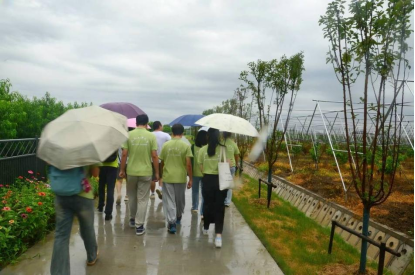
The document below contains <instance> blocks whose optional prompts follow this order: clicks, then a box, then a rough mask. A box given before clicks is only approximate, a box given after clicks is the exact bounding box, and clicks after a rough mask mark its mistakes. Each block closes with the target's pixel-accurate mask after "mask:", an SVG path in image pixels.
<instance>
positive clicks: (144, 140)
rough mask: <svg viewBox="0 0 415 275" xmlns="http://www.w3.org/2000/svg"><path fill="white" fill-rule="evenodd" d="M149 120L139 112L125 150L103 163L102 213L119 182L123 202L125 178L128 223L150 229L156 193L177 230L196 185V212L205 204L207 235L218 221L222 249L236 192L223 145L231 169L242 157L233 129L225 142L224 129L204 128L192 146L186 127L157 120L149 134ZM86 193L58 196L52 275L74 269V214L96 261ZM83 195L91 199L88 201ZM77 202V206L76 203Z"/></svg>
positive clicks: (138, 232)
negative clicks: (230, 186) (223, 178)
mask: <svg viewBox="0 0 415 275" xmlns="http://www.w3.org/2000/svg"><path fill="white" fill-rule="evenodd" d="M148 122H149V119H148V116H147V115H145V114H144V115H139V116H137V118H136V124H137V128H135V129H134V130H131V131H130V132H129V138H128V140H127V141H126V142H125V143H124V144H123V145H122V151H121V152H119V153H118V152H117V153H115V154H114V155H115V157H114V156H110V157H109V158H108V159H107V160H106V161H104V162H103V163H102V164H101V165H100V167H99V168H100V172H99V202H98V211H100V212H105V220H111V219H112V211H113V205H114V190H115V187H116V182H117V200H116V204H120V201H121V193H120V189H121V183H122V179H124V178H125V179H126V184H127V185H126V189H127V196H128V197H127V196H126V200H128V206H129V226H130V227H132V228H134V229H135V233H136V235H143V234H144V233H145V232H146V228H145V221H146V214H147V206H148V201H149V199H150V198H155V192H156V193H157V194H158V196H159V198H160V199H162V202H163V212H164V215H165V217H166V223H167V226H166V227H167V230H168V232H169V233H171V234H174V233H176V231H177V226H179V225H180V224H181V222H182V216H183V213H184V208H185V191H186V188H187V189H192V210H191V211H192V213H194V214H197V213H198V211H199V207H200V215H201V218H202V220H203V234H204V235H208V230H209V226H210V224H212V223H213V224H215V233H216V237H215V246H216V247H217V248H220V247H222V232H223V223H224V215H225V207H226V206H229V204H230V202H231V198H232V190H220V188H219V176H218V163H219V161H220V151H221V147H223V148H226V150H227V156H229V160H228V161H229V163H230V169H231V172H232V173H233V174H234V173H235V170H236V164H237V161H238V155H239V150H238V147H237V146H236V144H235V142H234V141H232V140H231V139H230V134H229V133H226V132H224V133H223V139H222V140H221V138H220V133H219V130H217V129H213V128H210V129H203V128H202V129H201V130H199V132H198V133H197V136H196V139H195V143H194V145H192V146H189V145H188V144H187V143H186V142H183V139H182V138H183V133H184V127H183V125H181V124H175V125H173V126H172V129H171V130H172V137H170V135H168V134H167V133H164V132H163V131H162V125H161V123H160V122H158V121H157V122H154V124H153V130H154V131H153V132H149V131H148V130H147V127H148ZM120 153H121V154H120ZM91 169H93V168H92V167H87V168H85V173H86V174H87V175H88V176H89V175H90V174H91V173H92V172H91ZM156 182H159V188H156ZM105 189H106V193H105ZM200 190H202V192H201V193H202V201H201V204H199V196H200V193H199V192H200ZM84 193H85V192H84V191H83V192H81V194H78V195H75V196H71V197H70V198H72V200H73V201H71V202H69V200H68V198H64V200H65V202H63V201H61V199H62V198H61V196H56V202H55V204H56V217H57V218H56V222H57V225H56V233H55V245H54V251H53V256H52V264H51V274H69V273H70V272H69V237H70V227H71V225H72V219H73V216H74V215H75V216H78V219H79V222H80V231H81V237H82V239H83V240H84V243H85V248H86V250H87V264H88V265H94V264H95V262H96V260H97V259H98V255H99V252H98V246H97V243H96V239H95V232H94V227H93V223H94V222H93V220H94V214H93V200H91V199H93V197H92V198H91V197H90V196H91V194H90V193H89V194H87V195H86V196H85V194H84ZM105 194H106V196H105ZM83 199H88V202H87V201H84V200H83ZM66 200H68V201H66ZM75 201H76V204H77V205H76V206H75V205H71V203H75ZM91 207H92V209H91ZM69 225H70V226H69Z"/></svg>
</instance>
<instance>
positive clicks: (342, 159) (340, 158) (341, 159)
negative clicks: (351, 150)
mask: <svg viewBox="0 0 415 275" xmlns="http://www.w3.org/2000/svg"><path fill="white" fill-rule="evenodd" d="M333 147H334V154H335V155H336V159H337V162H338V163H339V164H346V163H347V162H348V160H349V159H348V156H347V153H345V152H338V151H336V150H339V146H337V145H333ZM326 154H327V155H329V156H332V155H333V150H331V147H330V146H327V149H326ZM334 165H335V163H334Z"/></svg>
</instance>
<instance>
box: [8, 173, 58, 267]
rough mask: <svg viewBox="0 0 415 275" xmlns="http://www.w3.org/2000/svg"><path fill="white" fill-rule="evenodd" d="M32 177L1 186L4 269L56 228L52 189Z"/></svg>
mask: <svg viewBox="0 0 415 275" xmlns="http://www.w3.org/2000/svg"><path fill="white" fill-rule="evenodd" d="M29 174H30V176H28V177H22V176H20V177H19V178H18V179H17V180H16V181H15V183H14V184H11V185H3V184H0V199H1V201H0V269H1V268H2V267H4V266H5V265H7V264H8V263H10V262H13V261H15V259H16V258H17V257H18V256H19V255H20V254H21V253H23V252H25V251H26V250H27V249H28V247H30V246H31V245H32V244H34V243H35V242H36V241H38V240H40V239H42V238H44V237H45V236H46V234H47V233H48V232H49V231H51V230H52V229H53V228H54V226H55V224H54V223H55V221H54V217H55V208H54V195H53V193H52V191H51V190H50V186H49V185H48V184H47V183H45V182H42V181H40V180H38V179H37V178H36V177H35V176H34V175H32V174H33V172H32V171H29Z"/></svg>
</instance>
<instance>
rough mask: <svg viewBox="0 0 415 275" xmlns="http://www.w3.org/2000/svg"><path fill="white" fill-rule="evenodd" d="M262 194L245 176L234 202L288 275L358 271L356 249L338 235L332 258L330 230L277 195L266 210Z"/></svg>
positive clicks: (235, 194) (374, 266)
mask: <svg viewBox="0 0 415 275" xmlns="http://www.w3.org/2000/svg"><path fill="white" fill-rule="evenodd" d="M263 190H264V189H263ZM265 190H266V189H265ZM263 194H264V195H263V196H264V198H261V199H258V182H257V181H256V180H254V179H252V178H250V177H249V176H247V175H244V184H243V186H242V187H241V189H238V190H234V196H233V202H234V203H235V205H236V207H237V208H238V210H239V211H240V212H241V214H242V216H243V217H244V218H245V220H246V221H247V223H248V224H249V226H250V227H251V228H252V230H253V231H254V232H255V234H256V235H257V236H258V238H259V239H260V240H261V242H262V243H263V244H264V246H265V248H266V249H267V250H268V251H269V253H270V254H271V256H272V257H273V258H274V260H275V261H276V262H277V264H278V265H279V266H280V268H281V269H282V271H283V272H284V273H285V274H324V273H325V271H324V270H325V269H329V268H330V267H334V266H335V265H336V266H337V268H343V267H344V268H348V269H351V270H353V271H354V270H356V271H357V269H358V264H359V257H360V253H359V252H358V251H357V250H356V249H355V248H354V247H352V246H351V245H349V244H348V243H346V242H345V241H344V240H343V239H342V238H341V237H340V236H338V235H335V238H334V243H333V250H332V254H331V255H329V254H328V253H327V249H328V245H329V239H330V229H329V228H323V227H322V226H321V225H319V224H318V223H317V222H315V221H314V220H312V219H310V218H308V217H306V216H305V214H304V213H302V212H301V211H299V210H298V209H297V208H295V207H294V206H292V205H291V204H290V203H288V202H286V201H284V200H282V199H280V198H279V197H278V196H277V195H276V194H275V193H273V194H272V200H271V206H270V208H269V209H267V206H266V198H265V197H266V191H265V192H263ZM368 268H370V269H371V270H372V271H376V270H377V263H374V262H371V263H369V264H368ZM388 274H390V273H389V272H388Z"/></svg>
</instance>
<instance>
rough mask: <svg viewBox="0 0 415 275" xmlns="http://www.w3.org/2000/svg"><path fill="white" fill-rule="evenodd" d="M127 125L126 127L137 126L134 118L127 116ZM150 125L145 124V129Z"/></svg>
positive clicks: (148, 128)
mask: <svg viewBox="0 0 415 275" xmlns="http://www.w3.org/2000/svg"><path fill="white" fill-rule="evenodd" d="M127 126H128V128H137V123H136V119H135V118H129V119H127ZM150 129H151V127H150V126H149V125H147V130H150Z"/></svg>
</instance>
